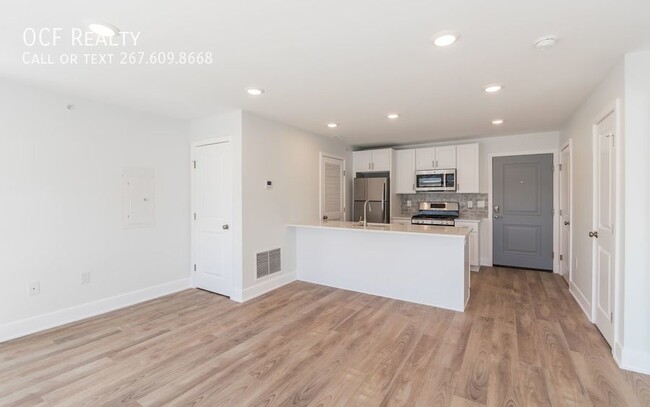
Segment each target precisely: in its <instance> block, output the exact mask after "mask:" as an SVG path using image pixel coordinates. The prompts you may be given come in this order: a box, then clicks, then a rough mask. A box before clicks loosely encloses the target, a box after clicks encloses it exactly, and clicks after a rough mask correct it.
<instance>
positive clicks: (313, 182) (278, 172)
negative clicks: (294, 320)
mask: <svg viewBox="0 0 650 407" xmlns="http://www.w3.org/2000/svg"><path fill="white" fill-rule="evenodd" d="M242 133H243V221H244V243H243V256H244V257H243V287H244V293H243V296H244V299H248V298H251V297H253V296H256V295H259V294H261V293H263V292H265V291H266V290H267V289H269V288H272V287H273V286H274V285H275V284H281V283H284V282H287V281H290V280H291V279H295V275H296V265H295V261H294V260H295V256H294V254H293V251H292V250H293V244H292V242H291V241H290V234H289V233H288V230H287V225H289V224H292V223H302V222H313V221H317V220H318V219H319V217H320V215H319V194H320V191H319V171H320V168H319V166H320V153H321V152H323V153H329V154H333V155H336V156H339V157H342V158H344V159H345V160H346V168H347V174H348V176H347V178H346V201H347V204H346V207H347V209H348V217H349V210H350V209H351V204H350V202H351V197H352V195H351V185H352V182H351V178H350V176H349V174H352V149H351V148H350V147H349V146H348V145H346V144H345V143H344V142H342V141H341V140H338V139H335V138H330V137H325V136H320V135H316V134H313V133H309V132H306V131H303V130H300V129H297V128H294V127H291V126H288V125H285V124H282V123H278V122H275V121H272V120H269V119H265V118H263V117H260V116H257V115H255V114H252V113H249V112H244V113H243V132H242ZM267 180H268V181H272V183H273V187H272V188H270V189H267V188H266V181H267ZM277 248H281V249H282V271H281V272H279V273H277V274H274V275H272V276H267V277H262V278H260V279H257V278H256V271H255V264H256V263H255V256H256V253H258V252H262V251H267V250H272V249H277ZM274 282H277V283H274Z"/></svg>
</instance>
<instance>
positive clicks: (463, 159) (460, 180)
mask: <svg viewBox="0 0 650 407" xmlns="http://www.w3.org/2000/svg"><path fill="white" fill-rule="evenodd" d="M455 148H456V178H457V186H456V187H457V192H460V193H478V192H479V146H478V144H461V145H458V146H456V147H455Z"/></svg>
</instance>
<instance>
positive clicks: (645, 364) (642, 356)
mask: <svg viewBox="0 0 650 407" xmlns="http://www.w3.org/2000/svg"><path fill="white" fill-rule="evenodd" d="M617 362H618V360H617ZM619 367H620V368H621V369H625V370H631V371H633V372H637V373H643V374H650V353H648V352H644V351H638V350H636V349H625V348H621V360H620V363H619Z"/></svg>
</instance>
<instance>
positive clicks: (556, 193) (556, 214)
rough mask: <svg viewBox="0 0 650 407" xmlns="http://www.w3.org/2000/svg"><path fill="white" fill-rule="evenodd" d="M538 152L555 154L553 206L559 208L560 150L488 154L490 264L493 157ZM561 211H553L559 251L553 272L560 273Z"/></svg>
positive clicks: (489, 253) (554, 241)
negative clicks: (557, 169)
mask: <svg viewBox="0 0 650 407" xmlns="http://www.w3.org/2000/svg"><path fill="white" fill-rule="evenodd" d="M536 154H553V208H558V207H559V206H560V200H559V195H560V194H559V191H558V189H559V178H560V177H559V176H558V172H559V171H555V168H557V163H558V156H559V151H558V150H533V151H514V152H510V153H490V154H488V156H487V161H488V162H487V164H488V219H487V220H488V221H487V226H488V229H489V230H488V234H489V235H488V259H489V262H490V264H488V266H492V265H493V262H492V260H493V253H492V250H493V247H494V241H493V240H494V235H493V233H492V228H493V222H492V221H493V220H494V214H493V213H492V207H493V206H494V205H493V203H492V199H493V197H492V176H493V175H492V159H493V158H495V157H511V156H517V155H536ZM559 212H560V211H557V210H556V211H554V213H553V252H554V253H558V255H557V256H553V273H558V272H559V270H560V267H559V259H560V256H559V253H560V239H559V236H560V233H559V223H560V216H559Z"/></svg>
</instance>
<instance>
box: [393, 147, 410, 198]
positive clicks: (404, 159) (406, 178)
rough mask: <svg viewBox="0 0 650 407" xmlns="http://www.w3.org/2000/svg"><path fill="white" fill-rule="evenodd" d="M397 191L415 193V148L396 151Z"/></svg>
mask: <svg viewBox="0 0 650 407" xmlns="http://www.w3.org/2000/svg"><path fill="white" fill-rule="evenodd" d="M395 172H396V174H395V175H396V181H395V184H396V185H395V193H396V194H414V193H415V149H410V150H397V151H395Z"/></svg>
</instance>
